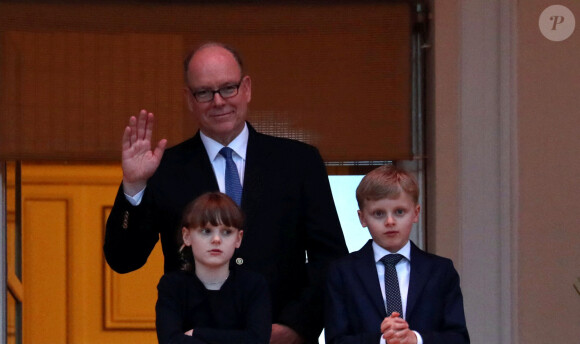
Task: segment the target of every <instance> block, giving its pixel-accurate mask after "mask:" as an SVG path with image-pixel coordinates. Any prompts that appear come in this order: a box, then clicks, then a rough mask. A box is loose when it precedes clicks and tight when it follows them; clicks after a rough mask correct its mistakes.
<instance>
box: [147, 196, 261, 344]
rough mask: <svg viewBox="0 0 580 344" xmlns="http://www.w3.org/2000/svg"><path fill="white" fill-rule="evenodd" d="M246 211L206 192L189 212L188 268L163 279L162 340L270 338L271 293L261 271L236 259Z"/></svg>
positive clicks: (185, 232) (185, 224)
mask: <svg viewBox="0 0 580 344" xmlns="http://www.w3.org/2000/svg"><path fill="white" fill-rule="evenodd" d="M242 222H243V215H242V212H241V210H240V208H238V206H237V205H236V204H235V203H234V201H232V200H231V199H230V198H229V197H228V196H226V195H225V194H222V193H219V192H213V193H206V194H203V195H201V196H200V197H198V198H197V199H196V200H194V201H193V202H192V203H190V204H189V205H188V206H187V207H186V209H185V211H184V215H183V221H182V228H181V234H182V235H181V236H180V239H179V240H180V241H181V240H182V241H183V242H182V246H181V251H180V253H181V255H182V258H183V261H184V264H183V267H182V270H180V271H174V272H169V273H167V274H165V275H164V276H163V277H161V280H160V281H159V285H158V286H157V289H158V299H157V304H156V306H155V311H156V314H157V319H156V325H157V338H158V339H159V343H228V344H231V343H251V344H256V343H269V341H270V332H271V328H272V321H271V314H270V312H271V310H270V307H271V306H270V295H269V292H268V286H267V283H266V280H265V279H264V278H263V277H262V276H261V275H259V274H257V273H253V272H250V271H248V270H243V269H240V268H236V266H235V264H230V259H231V257H232V256H233V254H234V250H235V249H236V248H239V247H240V244H241V242H242V235H243V231H242V230H241V228H242Z"/></svg>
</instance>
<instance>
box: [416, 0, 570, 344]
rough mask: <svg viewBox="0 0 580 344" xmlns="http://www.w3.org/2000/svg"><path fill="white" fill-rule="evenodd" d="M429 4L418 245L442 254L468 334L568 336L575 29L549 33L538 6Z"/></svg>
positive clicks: (509, 1) (546, 339) (521, 339)
mask: <svg viewBox="0 0 580 344" xmlns="http://www.w3.org/2000/svg"><path fill="white" fill-rule="evenodd" d="M553 4H561V5H565V6H567V7H568V8H569V9H570V10H571V11H572V12H573V13H574V14H575V16H576V21H577V24H580V2H578V1H575V0H567V1H566V0H563V1H558V2H553V1H547V0H527V1H516V0H493V1H490V0H479V1H469V2H468V1H460V0H448V1H434V2H433V3H432V10H433V18H432V19H433V21H432V37H431V43H432V45H433V47H432V49H431V51H430V53H429V64H430V66H431V67H432V68H431V73H432V74H431V75H430V81H429V92H428V93H429V94H430V97H429V99H428V110H429V111H428V113H427V118H428V128H429V129H428V132H427V136H428V137H427V150H428V156H429V160H428V164H427V166H428V175H427V177H428V185H430V186H429V189H428V208H429V209H430V212H429V214H428V219H427V225H428V228H427V236H428V238H427V243H428V249H429V250H430V251H433V252H436V253H438V254H441V255H444V256H448V257H451V258H453V259H454V261H455V263H456V266H457V267H458V270H459V272H460V275H461V277H462V287H463V291H464V296H465V309H466V316H467V321H468V328H469V330H470V333H471V335H472V342H473V343H483V342H490V343H526V344H528V343H532V344H533V343H576V342H578V338H580V326H578V320H579V319H580V295H579V294H578V293H577V292H576V291H575V289H574V286H573V284H574V282H575V281H576V280H577V278H579V277H580V264H579V261H580V216H579V215H580V178H579V177H578V176H579V175H580V159H579V158H578V153H580V135H579V134H578V133H577V129H578V128H580V62H579V61H580V30H579V29H578V27H577V28H576V31H575V32H574V33H573V34H572V36H571V37H570V38H568V40H566V41H563V42H552V41H549V40H547V39H545V38H544V37H543V36H542V35H541V33H540V31H539V29H538V19H539V16H540V14H541V12H542V11H543V9H544V8H546V7H548V6H550V5H553Z"/></svg>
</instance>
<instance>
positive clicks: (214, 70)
mask: <svg viewBox="0 0 580 344" xmlns="http://www.w3.org/2000/svg"><path fill="white" fill-rule="evenodd" d="M187 79H188V80H187V81H188V87H186V88H185V97H186V99H187V104H188V106H189V109H190V110H191V112H192V113H193V114H194V116H195V117H196V119H197V121H198V123H199V127H200V129H201V131H202V132H203V133H204V134H205V135H207V136H209V137H211V138H212V139H214V140H216V141H218V142H220V143H222V144H223V145H227V144H228V143H230V142H231V141H232V140H233V139H234V138H235V137H236V136H237V135H238V134H239V133H240V132H241V131H242V129H243V128H244V124H245V121H246V118H247V112H248V103H249V102H250V100H251V95H252V87H251V80H250V77H249V76H244V77H242V75H241V70H240V66H239V65H238V63H237V62H236V60H235V58H234V56H233V55H232V54H231V53H230V52H229V51H227V50H226V49H224V48H222V47H219V46H209V47H206V48H203V49H202V50H200V51H198V52H197V53H195V55H194V56H193V58H192V59H191V61H190V62H189V69H188V72H187ZM237 84H240V86H239V89H238V93H237V94H236V95H235V96H233V97H230V98H223V97H222V96H221V95H220V94H219V93H215V94H214V96H213V100H211V101H208V102H199V101H197V100H196V99H195V97H194V96H193V94H192V92H199V91H203V90H209V91H215V90H218V89H220V88H222V87H225V86H231V85H237Z"/></svg>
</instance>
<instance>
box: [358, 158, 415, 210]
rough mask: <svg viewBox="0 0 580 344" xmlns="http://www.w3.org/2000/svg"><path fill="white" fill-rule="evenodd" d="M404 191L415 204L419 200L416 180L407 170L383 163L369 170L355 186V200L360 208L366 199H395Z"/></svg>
mask: <svg viewBox="0 0 580 344" xmlns="http://www.w3.org/2000/svg"><path fill="white" fill-rule="evenodd" d="M401 192H406V193H407V194H408V195H409V196H411V199H412V200H413V202H414V203H415V204H417V203H418V202H419V186H418V184H417V180H416V179H415V177H413V175H412V174H410V173H409V172H407V171H405V170H403V169H401V168H398V167H396V166H394V165H383V166H380V167H377V168H375V169H374V170H372V171H370V172H369V173H368V174H367V175H366V176H364V178H363V179H362V180H361V182H360V184H359V185H358V187H357V188H356V201H357V202H358V207H359V209H360V210H362V209H363V207H364V205H365V202H366V201H377V200H379V199H383V198H388V199H395V198H397V197H399V195H401Z"/></svg>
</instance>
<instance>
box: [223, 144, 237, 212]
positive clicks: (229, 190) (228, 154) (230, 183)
mask: <svg viewBox="0 0 580 344" xmlns="http://www.w3.org/2000/svg"><path fill="white" fill-rule="evenodd" d="M232 152H233V150H232V149H231V148H230V147H224V148H222V149H221V150H220V154H221V155H222V156H223V157H224V158H225V159H226V173H225V174H226V176H225V177H226V178H225V179H226V195H228V196H230V197H231V199H233V200H234V202H236V204H237V205H241V204H242V183H240V176H239V175H238V168H237V167H236V164H235V163H234V160H233V159H232Z"/></svg>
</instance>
